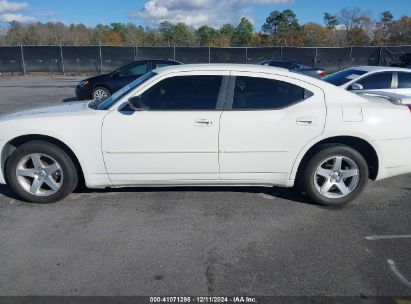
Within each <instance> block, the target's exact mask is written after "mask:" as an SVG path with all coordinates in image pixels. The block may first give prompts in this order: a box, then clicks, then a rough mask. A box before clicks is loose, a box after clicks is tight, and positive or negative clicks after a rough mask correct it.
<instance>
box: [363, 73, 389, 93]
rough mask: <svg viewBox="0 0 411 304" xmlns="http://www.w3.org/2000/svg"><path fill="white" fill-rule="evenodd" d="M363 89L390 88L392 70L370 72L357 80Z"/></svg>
mask: <svg viewBox="0 0 411 304" xmlns="http://www.w3.org/2000/svg"><path fill="white" fill-rule="evenodd" d="M357 83H358V84H361V85H362V86H363V89H364V90H377V89H391V83H392V72H382V73H376V74H372V75H370V76H367V77H364V78H363V79H360V80H358V81H357Z"/></svg>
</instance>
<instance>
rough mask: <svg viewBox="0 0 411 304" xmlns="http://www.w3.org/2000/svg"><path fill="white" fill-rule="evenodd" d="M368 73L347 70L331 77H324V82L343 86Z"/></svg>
mask: <svg viewBox="0 0 411 304" xmlns="http://www.w3.org/2000/svg"><path fill="white" fill-rule="evenodd" d="M365 73H367V71H362V70H356V69H347V70H343V71H340V72H337V73H334V74H331V75H328V76H326V77H324V78H323V79H322V80H324V81H326V82H328V83H331V84H333V85H336V86H340V85H343V84H344V83H347V82H349V81H351V80H354V79H356V78H358V77H360V76H361V75H364V74H365Z"/></svg>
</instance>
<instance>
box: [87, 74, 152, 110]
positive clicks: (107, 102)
mask: <svg viewBox="0 0 411 304" xmlns="http://www.w3.org/2000/svg"><path fill="white" fill-rule="evenodd" d="M155 75H157V74H156V73H154V72H148V73H146V74H144V75H143V76H141V77H139V78H137V79H136V80H134V81H133V82H131V83H129V84H128V85H126V86H124V87H123V88H121V89H120V90H119V91H117V92H116V93H114V94H113V95H111V96H110V97H107V98H106V99H103V100H99V101H93V102H91V103H90V107H91V108H94V109H96V110H107V109H109V108H110V107H111V106H112V105H113V104H115V103H116V102H117V101H118V100H119V99H120V98H122V97H124V96H126V95H127V94H128V93H130V92H131V91H132V90H134V89H135V88H137V87H138V86H139V85H141V84H142V83H144V82H145V81H147V80H148V79H150V78H152V77H153V76H155Z"/></svg>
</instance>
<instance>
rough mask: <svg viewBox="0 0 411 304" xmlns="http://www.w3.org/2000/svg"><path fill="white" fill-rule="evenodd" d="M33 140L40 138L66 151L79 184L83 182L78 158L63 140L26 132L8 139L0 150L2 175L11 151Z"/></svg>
mask: <svg viewBox="0 0 411 304" xmlns="http://www.w3.org/2000/svg"><path fill="white" fill-rule="evenodd" d="M33 140H42V141H46V142H49V143H52V144H54V145H56V146H58V147H59V148H61V149H62V150H63V151H64V152H66V153H67V154H68V156H69V157H70V158H71V160H72V161H73V163H74V165H75V167H76V171H77V174H78V180H79V183H80V184H81V185H84V184H85V179H84V172H83V168H82V166H81V164H80V161H79V159H78V158H77V156H76V154H75V153H74V152H73V150H72V149H71V148H70V147H69V146H68V145H67V144H66V143H64V142H63V141H61V140H59V139H57V138H55V137H52V136H48V135H41V134H27V135H21V136H17V137H15V138H13V139H11V140H9V141H8V142H7V143H6V144H5V145H4V147H3V150H2V151H0V152H1V158H0V165H1V167H0V170H2V173H3V176H4V177H5V176H6V174H5V167H6V162H7V160H8V158H9V157H10V155H11V154H12V153H13V151H14V150H15V149H17V148H18V147H19V146H21V145H23V144H25V143H27V142H30V141H33Z"/></svg>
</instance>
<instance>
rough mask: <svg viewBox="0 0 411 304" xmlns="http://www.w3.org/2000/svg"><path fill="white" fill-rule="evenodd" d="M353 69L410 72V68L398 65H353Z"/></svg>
mask: <svg viewBox="0 0 411 304" xmlns="http://www.w3.org/2000/svg"><path fill="white" fill-rule="evenodd" d="M351 68H352V69H356V70H363V71H367V72H375V71H403V72H410V69H405V68H398V67H387V66H373V65H370V66H367V65H363V66H354V67H351Z"/></svg>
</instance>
